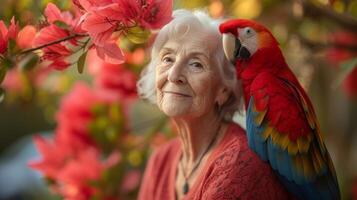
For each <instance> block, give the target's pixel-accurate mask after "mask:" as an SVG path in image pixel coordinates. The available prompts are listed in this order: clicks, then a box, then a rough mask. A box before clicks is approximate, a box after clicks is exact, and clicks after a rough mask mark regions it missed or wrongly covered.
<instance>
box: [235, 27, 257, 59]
mask: <svg viewBox="0 0 357 200" xmlns="http://www.w3.org/2000/svg"><path fill="white" fill-rule="evenodd" d="M238 34H239V39H240V41H241V44H242V45H243V46H244V47H245V48H247V49H248V51H249V53H250V55H253V54H254V53H255V52H256V51H257V49H258V34H257V32H255V30H254V29H252V28H250V27H246V28H238Z"/></svg>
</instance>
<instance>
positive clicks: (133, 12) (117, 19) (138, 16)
mask: <svg viewBox="0 0 357 200" xmlns="http://www.w3.org/2000/svg"><path fill="white" fill-rule="evenodd" d="M75 4H76V5H77V6H78V7H80V8H81V9H82V10H85V11H86V12H87V13H86V14H85V15H84V16H85V19H84V21H83V24H82V28H83V30H85V31H87V32H88V34H89V35H90V37H91V38H92V40H93V43H94V45H95V47H96V48H97V53H98V55H99V57H100V58H101V59H103V60H104V61H106V62H110V63H112V64H121V63H122V62H123V60H124V55H123V52H122V51H121V50H120V48H119V47H118V44H117V41H118V39H119V36H120V35H123V34H124V35H125V34H126V33H127V31H128V29H129V28H130V27H134V26H141V27H144V28H150V29H158V28H160V27H162V26H163V25H165V24H166V23H168V22H169V21H170V20H171V13H172V0H148V1H145V0H144V1H138V0H132V1H127V0H115V1H114V0H113V1H109V0H102V1H94V0H78V1H75ZM116 32H118V33H116ZM114 33H115V34H114Z"/></svg>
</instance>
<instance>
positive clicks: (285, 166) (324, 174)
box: [247, 97, 340, 200]
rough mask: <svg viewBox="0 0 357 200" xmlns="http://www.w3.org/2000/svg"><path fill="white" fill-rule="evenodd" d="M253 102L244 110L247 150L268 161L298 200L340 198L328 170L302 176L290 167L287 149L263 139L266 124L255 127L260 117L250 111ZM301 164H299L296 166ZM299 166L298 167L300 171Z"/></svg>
mask: <svg viewBox="0 0 357 200" xmlns="http://www.w3.org/2000/svg"><path fill="white" fill-rule="evenodd" d="M253 106H254V99H253V97H251V99H250V101H249V105H248V109H247V137H248V144H249V147H250V148H251V149H252V150H253V151H254V152H256V153H257V154H258V155H259V157H260V158H261V159H262V160H264V161H268V162H269V163H270V165H271V167H272V168H273V170H274V171H275V172H276V174H277V176H278V177H279V179H280V181H281V182H282V183H283V185H284V186H285V187H286V188H287V189H288V191H290V192H291V193H292V194H294V195H295V196H296V197H297V198H298V199H304V200H305V199H306V200H315V199H316V200H320V199H321V200H325V199H326V200H334V199H340V192H339V189H338V185H337V180H335V177H334V176H333V175H332V174H329V170H328V169H327V167H326V169H324V170H322V171H321V174H320V175H319V176H317V177H315V179H313V180H310V179H307V178H306V177H304V174H303V172H299V171H298V170H297V168H296V167H295V166H294V162H293V160H292V159H293V158H292V156H293V155H289V153H288V151H287V149H282V148H280V147H279V146H277V144H275V143H274V142H273V141H272V138H271V137H268V138H267V139H266V140H264V138H263V136H262V133H263V131H264V130H265V129H266V128H267V123H265V124H264V123H263V124H260V125H258V124H256V122H255V118H256V117H257V116H258V115H259V114H260V113H259V112H254V110H253ZM298 164H301V163H298ZM301 167H302V166H300V168H301Z"/></svg>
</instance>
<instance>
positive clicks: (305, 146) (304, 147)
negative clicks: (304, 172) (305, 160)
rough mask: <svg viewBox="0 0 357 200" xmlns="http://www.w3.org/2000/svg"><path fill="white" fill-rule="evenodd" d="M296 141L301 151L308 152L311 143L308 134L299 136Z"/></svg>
mask: <svg viewBox="0 0 357 200" xmlns="http://www.w3.org/2000/svg"><path fill="white" fill-rule="evenodd" d="M296 142H297V145H298V147H299V152H300V153H306V152H307V151H308V150H309V146H310V143H309V141H308V139H307V138H306V136H304V137H300V138H298V139H297V141H296Z"/></svg>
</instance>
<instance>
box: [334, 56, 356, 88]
mask: <svg viewBox="0 0 357 200" xmlns="http://www.w3.org/2000/svg"><path fill="white" fill-rule="evenodd" d="M355 67H357V57H354V58H352V59H350V60H347V61H345V62H343V63H342V64H341V65H340V72H339V74H338V75H337V79H336V80H335V81H334V84H333V86H334V87H335V88H337V87H338V86H339V85H341V83H342V82H343V80H345V79H346V77H347V76H348V74H350V73H351V72H352V70H353V69H354V68H355Z"/></svg>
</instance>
